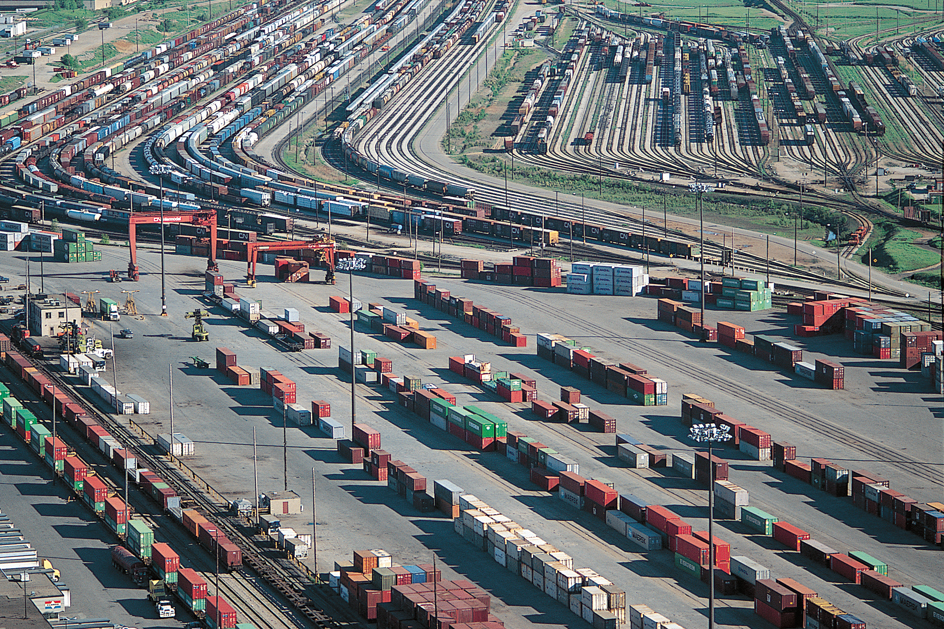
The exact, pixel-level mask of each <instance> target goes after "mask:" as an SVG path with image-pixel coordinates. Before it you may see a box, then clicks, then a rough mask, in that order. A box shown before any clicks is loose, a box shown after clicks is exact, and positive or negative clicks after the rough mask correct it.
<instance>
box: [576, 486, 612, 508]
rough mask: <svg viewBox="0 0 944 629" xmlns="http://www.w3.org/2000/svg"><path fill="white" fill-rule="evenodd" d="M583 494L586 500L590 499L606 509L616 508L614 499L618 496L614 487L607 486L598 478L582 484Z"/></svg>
mask: <svg viewBox="0 0 944 629" xmlns="http://www.w3.org/2000/svg"><path fill="white" fill-rule="evenodd" d="M584 495H585V496H586V497H587V499H588V500H592V501H593V502H595V503H596V504H598V505H600V506H602V507H604V508H606V509H614V508H616V504H615V503H616V499H617V498H618V497H619V494H618V493H617V492H616V490H615V489H611V488H610V487H607V486H606V485H604V484H603V483H601V482H600V481H598V480H590V481H587V483H586V485H585V486H584Z"/></svg>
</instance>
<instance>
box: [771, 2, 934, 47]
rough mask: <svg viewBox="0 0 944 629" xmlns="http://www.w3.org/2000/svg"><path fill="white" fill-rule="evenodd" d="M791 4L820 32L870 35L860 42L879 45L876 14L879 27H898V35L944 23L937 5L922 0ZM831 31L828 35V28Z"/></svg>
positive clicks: (841, 36)
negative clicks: (876, 37) (936, 8)
mask: <svg viewBox="0 0 944 629" xmlns="http://www.w3.org/2000/svg"><path fill="white" fill-rule="evenodd" d="M788 4H789V5H790V7H791V8H792V9H793V10H794V11H796V12H797V13H799V14H800V15H802V16H803V17H804V18H805V19H806V21H807V23H809V24H810V25H812V26H813V28H815V29H816V31H817V34H818V35H821V36H824V35H825V36H828V37H829V38H830V39H852V38H854V37H861V36H866V37H865V39H864V40H863V41H862V42H860V45H861V46H863V47H865V46H872V45H875V27H876V23H875V22H876V17H877V18H878V28H879V30H880V31H884V30H885V29H897V30H898V35H905V34H907V33H913V32H915V31H916V30H921V31H925V30H933V29H935V28H936V26H937V25H938V24H941V23H942V20H941V18H940V17H939V16H940V13H939V12H935V10H934V7H933V5H928V4H927V2H926V1H925V2H923V3H922V2H921V1H920V0H917V1H916V0H906V1H905V2H896V3H894V5H889V4H888V3H887V2H882V1H881V0H858V1H856V2H844V3H842V4H841V5H838V6H837V4H834V3H826V4H810V3H805V4H804V3H803V2H795V1H794V2H790V3H788ZM827 26H828V27H829V33H828V35H827V34H826V27H827ZM895 36H896V32H895V30H892V31H890V32H884V33H879V36H878V37H879V39H880V40H883V41H884V40H885V39H886V38H893V37H895Z"/></svg>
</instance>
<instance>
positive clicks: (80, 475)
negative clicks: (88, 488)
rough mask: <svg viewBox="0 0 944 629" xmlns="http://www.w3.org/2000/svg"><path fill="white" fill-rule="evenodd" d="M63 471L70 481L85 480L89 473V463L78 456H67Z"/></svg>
mask: <svg viewBox="0 0 944 629" xmlns="http://www.w3.org/2000/svg"><path fill="white" fill-rule="evenodd" d="M62 469H63V473H64V474H65V477H66V478H67V479H69V480H70V481H73V482H75V481H80V480H85V475H86V474H87V473H88V465H86V464H85V461H83V460H82V459H80V458H79V457H77V456H67V457H66V458H65V460H64V461H63V463H62Z"/></svg>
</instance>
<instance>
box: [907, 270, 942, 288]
mask: <svg viewBox="0 0 944 629" xmlns="http://www.w3.org/2000/svg"><path fill="white" fill-rule="evenodd" d="M908 279H909V280H910V281H912V282H914V283H915V284H920V285H921V286H927V287H928V288H933V289H935V290H941V286H942V284H941V274H940V271H922V272H921V273H915V274H913V275H912V276H911V277H909V278H908Z"/></svg>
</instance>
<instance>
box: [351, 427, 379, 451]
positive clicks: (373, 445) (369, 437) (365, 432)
mask: <svg viewBox="0 0 944 629" xmlns="http://www.w3.org/2000/svg"><path fill="white" fill-rule="evenodd" d="M351 433H352V436H351V440H352V441H354V443H356V444H358V445H360V446H363V447H364V449H365V450H379V449H380V431H379V430H375V429H373V428H371V427H370V426H368V425H367V424H354V425H353V427H352V431H351Z"/></svg>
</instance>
